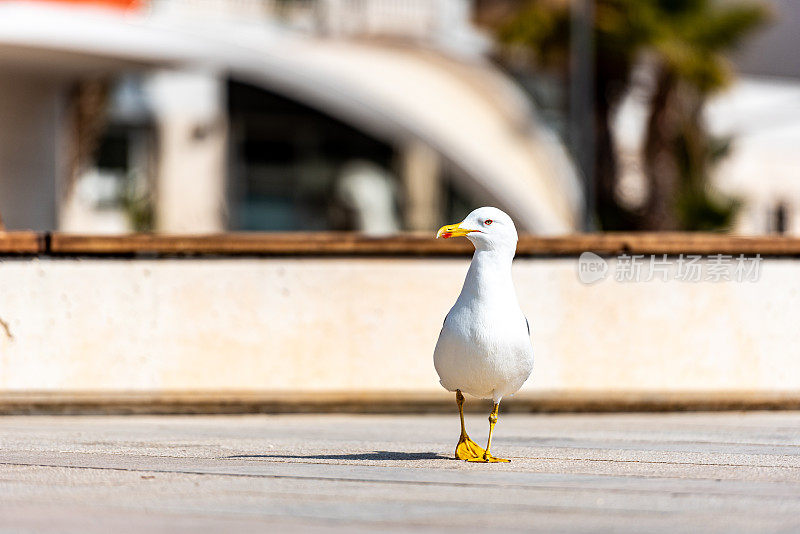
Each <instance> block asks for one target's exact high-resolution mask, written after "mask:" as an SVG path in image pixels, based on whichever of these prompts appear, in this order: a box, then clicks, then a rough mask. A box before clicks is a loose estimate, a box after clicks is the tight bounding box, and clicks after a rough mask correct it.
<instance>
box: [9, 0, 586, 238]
mask: <svg viewBox="0 0 800 534" xmlns="http://www.w3.org/2000/svg"><path fill="white" fill-rule="evenodd" d="M469 19H470V4H469V2H468V1H467V0H402V1H400V0H359V1H356V0H294V1H291V0H283V1H280V0H152V1H150V2H139V1H136V0H97V1H69V2H68V1H60V2H51V3H44V2H21V1H0V214H2V217H3V220H4V222H5V225H6V227H7V228H8V229H22V228H30V229H36V230H48V229H60V230H66V231H75V232H125V231H130V230H157V231H165V232H218V231H225V230H335V229H352V230H361V231H367V232H371V233H376V234H381V233H391V232H394V231H396V230H400V229H404V230H430V229H433V228H435V227H436V226H437V225H439V224H441V223H442V222H444V221H449V220H452V219H453V218H459V217H461V216H463V215H464V214H465V213H466V212H467V211H468V210H469V209H472V208H474V207H476V206H479V205H485V204H494V205H497V206H499V207H502V208H504V209H505V210H507V211H508V212H509V213H510V214H512V216H514V217H515V219H516V220H517V221H518V224H519V226H520V227H521V229H522V230H524V231H529V232H537V233H544V234H553V233H562V232H569V231H573V230H576V229H577V227H578V225H579V221H580V220H581V211H582V202H581V193H580V186H579V181H578V179H577V178H576V175H575V172H574V169H573V166H572V165H571V163H570V160H569V158H568V157H567V155H566V152H565V150H564V149H563V146H562V145H561V143H560V142H559V141H558V139H557V137H556V136H554V135H553V134H552V133H551V132H550V131H549V130H548V129H547V128H546V127H545V126H544V125H543V124H542V123H541V121H540V120H539V119H538V118H537V116H536V114H535V112H534V110H533V109H531V107H530V104H529V102H528V100H527V98H526V97H525V96H524V95H523V94H522V93H520V91H519V90H518V89H517V87H516V86H515V85H514V84H513V83H512V82H510V81H509V79H508V78H507V77H506V76H505V75H503V74H502V73H501V72H499V71H498V70H496V69H495V68H494V67H492V66H491V64H490V63H489V62H488V60H486V59H485V57H484V55H485V53H486V51H487V49H488V45H489V42H488V40H487V37H486V36H484V35H482V34H481V33H480V32H478V31H477V30H476V29H475V28H474V27H473V26H472V25H471V23H470V20H469Z"/></svg>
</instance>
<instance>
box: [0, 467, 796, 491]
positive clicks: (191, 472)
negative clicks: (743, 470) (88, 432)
mask: <svg viewBox="0 0 800 534" xmlns="http://www.w3.org/2000/svg"><path fill="white" fill-rule="evenodd" d="M270 463H273V462H270ZM274 463H283V464H291V463H293V462H274ZM299 463H303V462H299ZM0 465H6V466H14V467H40V468H56V469H87V470H99V471H121V472H130V473H160V474H174V475H197V476H212V477H213V476H218V477H242V478H265V479H270V478H272V479H289V480H316V481H324V482H353V483H375V484H401V485H412V486H420V485H422V486H442V487H452V486H456V487H471V488H487V487H491V488H498V489H510V488H513V489H518V490H526V491H527V490H545V489H554V490H564V491H595V492H613V493H623V494H624V493H630V494H636V493H653V494H660V493H663V491H661V490H649V489H641V488H637V489H634V490H625V489H621V488H601V487H584V486H576V485H569V484H567V485H561V486H559V485H538V486H528V485H522V484H515V483H496V482H486V483H483V482H481V483H476V482H439V481H424V480H423V481H415V480H390V479H370V478H347V477H324V476H307V475H276V474H259V473H212V472H206V471H195V470H170V469H135V468H129V467H112V466H92V465H61V464H32V463H22V462H0ZM334 465H341V464H334ZM354 465H358V466H361V467H371V465H370V464H354ZM375 467H390V466H375ZM531 474H538V473H535V472H531ZM550 474H552V473H550ZM591 476H593V477H601V478H604V479H617V478H638V479H645V480H652V479H667V480H682V479H687V477H665V476H652V475H606V474H593V475H591ZM689 480H706V481H711V480H716V481H717V482H723V481H722V480H718V479H712V478H704V479H695V478H689ZM724 482H738V480H733V481H731V480H725V481H724ZM773 484H774V483H773ZM783 484H784V485H788V486H796V485H797V484H796V483H786V482H784V483H783ZM669 493H670V494H671V495H686V496H693V495H695V496H696V495H716V496H736V495H745V496H747V497H751V498H764V499H769V498H772V497H781V498H785V496H784V495H782V494H776V495H774V496H770V495H768V494H764V493H761V494H758V495H752V494H748V493H744V494H742V493H738V492H717V491H684V490H670V491H669ZM796 498H797V499H800V494H798V496H797V497H796Z"/></svg>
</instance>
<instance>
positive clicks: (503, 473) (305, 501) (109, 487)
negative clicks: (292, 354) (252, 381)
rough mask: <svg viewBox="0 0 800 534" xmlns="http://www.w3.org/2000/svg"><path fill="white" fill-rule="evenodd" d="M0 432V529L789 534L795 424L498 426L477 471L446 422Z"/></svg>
mask: <svg viewBox="0 0 800 534" xmlns="http://www.w3.org/2000/svg"><path fill="white" fill-rule="evenodd" d="M467 423H468V429H469V431H470V434H471V435H472V437H473V439H475V440H476V441H478V442H479V443H480V442H483V441H484V440H485V438H486V431H487V428H486V426H487V422H486V418H485V417H478V416H474V417H472V416H470V417H468V419H467ZM0 425H2V426H1V427H0V428H2V432H0V532H15V533H16V532H48V533H49V532H59V533H61V532H110V531H114V532H115V534H122V533H127V532H137V533H138V532H264V531H265V530H269V531H276V532H277V531H287V532H325V533H327V532H373V531H377V530H381V531H384V530H385V531H389V532H408V531H414V532H443V531H460V532H464V531H465V529H466V530H469V531H475V530H479V529H486V530H489V531H500V530H502V531H510V532H517V531H530V530H534V531H540V532H734V531H735V532H797V531H800V412H748V413H671V414H670V413H659V414H602V415H601V414H594V415H593V414H580V415H577V414H575V415H572V414H560V415H517V414H511V415H507V416H503V415H501V418H500V422H499V423H498V426H497V430H496V437H495V445H494V447H493V452H494V453H495V454H496V455H498V456H505V457H509V458H511V459H512V460H513V461H512V463H510V464H491V465H485V464H472V463H466V462H460V461H456V460H453V459H451V454H452V449H453V448H454V445H455V441H456V438H457V436H458V417H457V415H456V414H453V415H451V416H443V415H425V416H399V415H395V416H377V415H375V416H358V415H277V416H265V415H252V416H97V417H94V416H92V417H90V416H82V417H81V416H78V417H67V416H63V417H50V416H30V417H24V416H9V417H2V418H0Z"/></svg>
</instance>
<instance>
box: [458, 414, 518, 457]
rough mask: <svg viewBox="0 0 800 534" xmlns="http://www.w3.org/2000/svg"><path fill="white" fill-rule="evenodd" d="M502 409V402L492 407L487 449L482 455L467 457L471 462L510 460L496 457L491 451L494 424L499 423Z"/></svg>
mask: <svg viewBox="0 0 800 534" xmlns="http://www.w3.org/2000/svg"><path fill="white" fill-rule="evenodd" d="M499 411H500V403H499V402H498V403H497V404H495V405H494V408H493V409H492V413H491V414H489V441H488V442H487V443H486V450H485V451H483V455H482V456H478V457H475V458H467V461H469V462H485V463H494V462H510V461H511V460H506V459H505V458H495V457H494V456H492V453H491V452H489V449H491V448H492V433H493V432H494V425H495V423H497V414H498V412H499Z"/></svg>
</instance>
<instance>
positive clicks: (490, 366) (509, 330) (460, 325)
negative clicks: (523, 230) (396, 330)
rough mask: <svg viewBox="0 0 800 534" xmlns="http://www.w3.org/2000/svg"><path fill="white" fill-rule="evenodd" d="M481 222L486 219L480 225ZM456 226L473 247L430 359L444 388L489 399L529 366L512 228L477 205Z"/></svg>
mask: <svg viewBox="0 0 800 534" xmlns="http://www.w3.org/2000/svg"><path fill="white" fill-rule="evenodd" d="M486 220H491V221H492V222H491V223H490V224H489V225H486V224H485V222H486ZM459 226H460V227H461V228H466V229H471V230H473V231H472V232H471V233H470V234H468V235H467V238H468V239H470V241H472V242H473V244H474V245H475V254H474V255H473V256H472V263H470V266H469V271H468V272H467V277H466V280H464V287H463V288H462V290H461V294H460V295H459V296H458V299H457V300H456V303H455V304H454V305H453V307H452V308H451V309H450V313H448V314H447V317H446V318H445V321H444V326H443V327H442V331H441V333H440V334H439V340H438V341H437V343H436V349H435V350H434V353H433V363H434V366H435V367H436V372H437V373H438V374H439V379H440V380H439V381H440V383H441V384H442V386H443V387H444V388H445V389H447V390H448V391H455V390H456V389H460V390H461V391H462V392H464V393H468V394H470V395H473V396H475V397H481V398H491V399H493V401H494V402H496V403H497V402H500V399H502V398H503V397H505V396H507V395H511V394H513V393H515V392H516V391H518V390H519V388H521V387H522V384H524V383H525V381H526V380H527V379H528V377H529V376H530V374H531V371H532V370H533V346H532V344H531V340H530V334H529V331H528V322H527V320H526V319H525V316H524V315H523V313H522V310H521V309H520V307H519V302H518V301H517V295H516V292H515V290H514V283H513V281H512V279H511V262H512V260H513V259H514V253H515V252H516V246H517V231H516V229H515V228H514V223H513V221H512V220H511V218H510V217H509V216H508V215H506V214H505V213H503V212H502V211H500V210H498V209H496V208H479V209H477V210H475V211H473V212H472V213H470V214H469V215H468V216H467V218H466V219H464V221H462V222H461V223H460V224H459Z"/></svg>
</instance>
